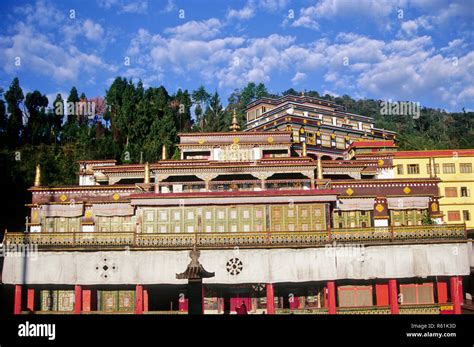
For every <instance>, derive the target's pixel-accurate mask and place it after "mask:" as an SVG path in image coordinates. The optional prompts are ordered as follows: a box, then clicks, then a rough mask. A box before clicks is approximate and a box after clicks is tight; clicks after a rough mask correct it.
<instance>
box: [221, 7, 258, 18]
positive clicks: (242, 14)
mask: <svg viewBox="0 0 474 347" xmlns="http://www.w3.org/2000/svg"><path fill="white" fill-rule="evenodd" d="M253 16H255V8H254V7H253V6H250V5H247V6H245V7H243V8H242V9H240V10H235V9H230V10H229V11H228V12H227V19H233V18H235V19H239V20H246V19H250V18H252V17H253Z"/></svg>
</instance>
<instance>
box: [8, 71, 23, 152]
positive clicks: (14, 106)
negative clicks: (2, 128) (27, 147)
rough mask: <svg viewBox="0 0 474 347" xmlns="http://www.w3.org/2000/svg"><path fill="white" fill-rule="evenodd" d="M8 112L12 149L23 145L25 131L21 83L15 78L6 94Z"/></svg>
mask: <svg viewBox="0 0 474 347" xmlns="http://www.w3.org/2000/svg"><path fill="white" fill-rule="evenodd" d="M5 100H6V102H7V111H8V114H9V117H8V122H7V136H8V144H9V145H10V147H16V146H18V145H19V144H20V143H21V137H20V136H21V133H22V130H23V112H22V110H21V109H20V104H21V103H22V102H23V100H24V96H23V91H22V89H21V87H20V81H19V80H18V78H17V77H15V78H14V79H13V81H12V84H11V85H10V88H9V89H8V90H7V92H6V93H5Z"/></svg>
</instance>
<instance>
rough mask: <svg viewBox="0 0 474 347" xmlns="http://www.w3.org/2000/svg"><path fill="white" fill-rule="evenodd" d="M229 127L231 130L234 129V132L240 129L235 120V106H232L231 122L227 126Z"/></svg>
mask: <svg viewBox="0 0 474 347" xmlns="http://www.w3.org/2000/svg"><path fill="white" fill-rule="evenodd" d="M229 129H230V130H232V131H235V132H236V131H237V130H239V129H240V125H239V123H238V122H237V114H236V112H235V108H234V113H233V115H232V124H231V126H230V127H229Z"/></svg>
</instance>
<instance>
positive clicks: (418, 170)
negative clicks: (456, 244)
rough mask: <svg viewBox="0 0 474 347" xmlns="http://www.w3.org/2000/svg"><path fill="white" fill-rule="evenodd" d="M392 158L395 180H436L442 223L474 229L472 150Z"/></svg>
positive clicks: (397, 154) (411, 153)
mask: <svg viewBox="0 0 474 347" xmlns="http://www.w3.org/2000/svg"><path fill="white" fill-rule="evenodd" d="M394 155H395V156H394V158H393V164H394V172H395V177H396V178H423V177H430V176H436V177H439V178H440V179H441V180H442V182H441V183H440V184H439V189H440V192H439V195H440V196H441V197H442V198H441V199H440V209H441V212H442V213H443V215H444V218H443V220H444V222H445V223H466V227H467V229H474V198H473V197H472V192H474V174H473V166H474V149H449V150H424V151H400V152H395V153H394ZM433 163H434V165H432V164H433ZM432 169H434V170H433V171H432Z"/></svg>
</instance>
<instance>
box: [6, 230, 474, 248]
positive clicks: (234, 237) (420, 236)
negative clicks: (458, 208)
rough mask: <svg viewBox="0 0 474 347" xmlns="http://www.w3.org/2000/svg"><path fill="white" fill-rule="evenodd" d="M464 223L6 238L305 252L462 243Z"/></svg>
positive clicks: (13, 243)
mask: <svg viewBox="0 0 474 347" xmlns="http://www.w3.org/2000/svg"><path fill="white" fill-rule="evenodd" d="M466 238H467V236H466V226H465V224H450V225H429V226H408V227H405V226H404V227H372V228H350V229H333V230H325V231H286V232H230V233H219V232H209V233H197V234H196V233H135V232H76V233H68V232H62V233H61V232H59V233H58V232H30V233H24V232H21V233H15V232H7V233H5V236H4V240H3V245H4V247H6V248H7V251H8V250H15V247H21V246H26V245H31V246H35V247H36V246H37V247H38V249H47V250H56V249H58V250H59V249H79V250H80V249H83V250H90V249H124V248H126V249H167V250H179V249H190V248H192V246H193V244H194V243H195V242H196V243H197V246H198V247H199V248H200V249H227V248H234V247H240V248H288V247H290V248H307V247H324V246H330V245H335V244H338V243H342V244H344V243H359V244H360V243H362V244H371V243H373V244H391V243H393V244H395V243H404V242H405V243H406V242H411V243H412V242H416V243H431V242H435V241H443V242H445V241H463V240H466Z"/></svg>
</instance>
